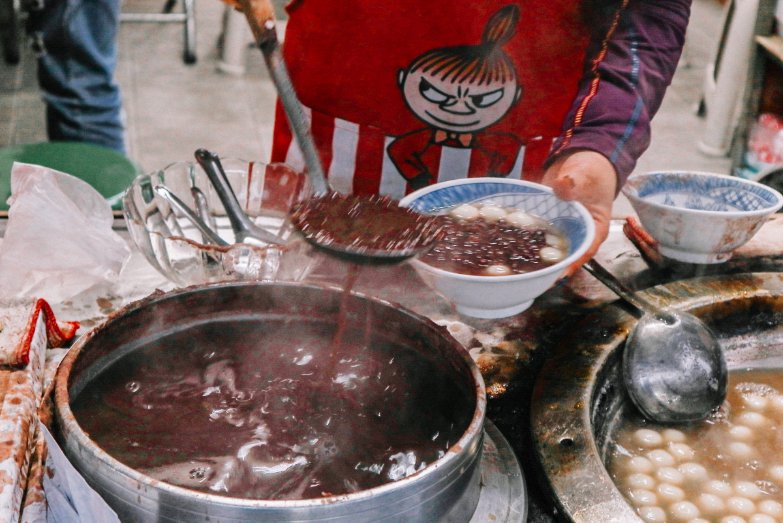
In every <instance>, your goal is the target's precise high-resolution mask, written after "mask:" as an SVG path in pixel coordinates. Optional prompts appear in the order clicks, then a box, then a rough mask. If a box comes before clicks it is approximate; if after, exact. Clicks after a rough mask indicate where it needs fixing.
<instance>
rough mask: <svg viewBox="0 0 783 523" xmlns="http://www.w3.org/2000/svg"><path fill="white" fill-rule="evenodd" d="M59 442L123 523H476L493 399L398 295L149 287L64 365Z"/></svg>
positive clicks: (453, 347) (444, 338) (265, 287)
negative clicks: (387, 298) (395, 299)
mask: <svg viewBox="0 0 783 523" xmlns="http://www.w3.org/2000/svg"><path fill="white" fill-rule="evenodd" d="M56 402H57V416H58V422H59V424H60V426H61V428H62V431H61V432H62V435H61V436H62V442H63V446H64V448H65V452H66V454H67V455H68V457H69V458H70V459H71V460H72V462H73V463H74V464H75V466H76V467H77V468H78V469H79V471H80V472H81V473H82V474H83V475H84V476H85V478H86V479H87V481H88V482H89V483H90V484H91V485H92V486H93V487H94V488H96V489H97V490H98V492H99V493H100V494H102V495H103V497H104V499H106V501H107V502H108V503H109V504H110V505H111V506H112V507H113V508H114V509H115V511H117V513H118V514H119V515H120V518H121V519H122V520H123V521H145V522H146V521H187V522H193V521H212V522H215V521H231V522H239V521H289V520H295V521H326V520H328V521H398V520H399V521H402V520H405V521H439V520H450V521H467V520H469V519H470V516H471V514H472V513H473V510H474V509H475V507H476V503H477V501H478V494H479V489H480V482H479V477H480V474H479V467H478V466H477V465H478V463H479V461H480V457H481V448H482V434H483V421H484V412H485V403H486V398H485V396H484V385H483V380H482V378H481V375H480V373H479V371H478V369H477V368H476V366H475V364H474V363H473V361H472V359H471V358H470V356H469V354H468V353H467V352H466V351H465V350H464V349H462V347H461V346H459V345H458V343H457V342H456V341H454V340H453V339H452V338H451V337H450V336H448V334H447V333H446V332H445V331H444V330H443V329H441V328H440V327H438V326H437V325H435V324H434V323H432V322H430V321H429V320H427V319H425V318H423V317H420V316H417V315H415V314H413V313H410V312H408V311H406V310H404V309H401V308H399V307H397V306H394V305H392V304H390V303H387V302H384V301H381V300H377V299H373V298H368V297H365V296H362V295H358V294H353V293H348V292H344V291H342V290H341V289H336V288H325V287H321V286H315V285H313V286H310V285H304V284H283V283H276V284H262V283H220V284H213V285H206V286H198V287H191V288H188V289H183V290H179V291H175V292H172V293H167V294H162V293H161V294H155V295H152V296H150V297H149V298H147V299H145V300H142V301H141V302H138V303H135V304H131V305H130V306H128V307H127V308H125V309H124V310H123V311H121V312H120V313H119V314H118V315H116V316H114V317H113V318H112V319H110V320H109V321H108V322H106V323H105V324H104V325H103V326H101V327H98V328H97V329H95V330H93V331H91V332H89V333H87V334H86V335H85V336H83V337H82V338H81V339H80V340H79V342H78V343H77V344H76V345H75V346H74V348H73V349H72V350H71V352H70V353H69V355H68V356H67V359H66V360H65V361H64V363H63V365H62V366H61V367H60V370H59V371H58V376H57V383H56Z"/></svg>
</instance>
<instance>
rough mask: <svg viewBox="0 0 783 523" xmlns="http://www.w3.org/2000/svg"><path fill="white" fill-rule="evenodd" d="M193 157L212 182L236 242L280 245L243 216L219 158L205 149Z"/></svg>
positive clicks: (270, 234) (274, 237) (272, 236)
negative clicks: (252, 240) (235, 236)
mask: <svg viewBox="0 0 783 523" xmlns="http://www.w3.org/2000/svg"><path fill="white" fill-rule="evenodd" d="M195 156H196V161H198V163H199V165H200V166H201V167H202V168H203V169H204V172H205V173H207V177H208V178H209V181H210V182H212V185H213V187H214V188H215V192H216V193H217V195H218V198H220V201H221V202H222V203H223V207H224V208H225V210H226V215H227V216H228V220H229V221H230V222H231V228H232V229H233V230H234V233H235V234H236V235H237V237H238V241H245V240H247V239H257V240H260V241H261V242H266V243H280V239H279V238H277V237H276V236H275V235H274V234H272V233H270V232H268V231H266V230H264V229H261V228H260V227H257V226H256V224H255V223H253V222H252V221H251V220H250V218H248V216H247V214H245V211H244V210H243V209H242V206H241V205H240V204H239V200H237V196H236V194H234V190H233V189H232V188H231V184H230V183H229V181H228V176H226V171H224V170H223V165H221V163H220V158H218V156H217V155H216V154H214V153H212V152H210V151H207V150H206V149H199V150H197V151H196V153H195Z"/></svg>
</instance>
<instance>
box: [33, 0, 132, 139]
mask: <svg viewBox="0 0 783 523" xmlns="http://www.w3.org/2000/svg"><path fill="white" fill-rule="evenodd" d="M119 12H120V0H44V6H43V9H40V10H34V11H31V12H30V17H29V22H30V30H31V32H32V33H33V35H35V34H36V33H38V34H39V35H40V40H39V41H40V42H41V43H42V47H43V49H42V53H41V55H40V57H39V59H38V83H39V86H40V87H41V90H42V91H43V98H44V101H45V102H46V129H47V134H48V136H49V139H50V140H70V141H78V142H89V143H94V144H98V145H103V146H106V147H109V148H112V149H114V150H116V151H119V152H122V153H124V152H125V141H124V129H123V124H122V118H121V111H122V99H121V97H120V89H119V86H118V85H117V83H116V82H115V81H114V70H115V68H116V65H117V31H118V29H119Z"/></svg>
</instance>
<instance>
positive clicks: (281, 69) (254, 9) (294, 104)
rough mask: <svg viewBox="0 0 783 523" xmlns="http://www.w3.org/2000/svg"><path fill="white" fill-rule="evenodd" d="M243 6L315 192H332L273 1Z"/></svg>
mask: <svg viewBox="0 0 783 523" xmlns="http://www.w3.org/2000/svg"><path fill="white" fill-rule="evenodd" d="M239 5H240V6H241V7H242V11H243V12H244V13H245V18H247V22H248V24H249V25H250V30H251V31H252V32H253V36H254V37H255V39H256V43H257V44H258V47H259V49H261V52H262V53H263V55H264V61H265V62H266V66H267V68H268V69H269V74H270V76H271V77H272V81H273V82H274V84H275V87H276V88H277V94H278V96H279V97H280V102H281V103H282V105H283V109H284V110H285V114H286V117H287V118H288V123H289V124H290V125H291V130H292V131H293V133H294V136H296V140H297V142H298V143H299V147H300V149H301V150H302V156H303V158H304V161H305V165H306V166H307V176H308V178H309V179H310V184H311V185H312V186H313V193H314V194H315V195H316V196H320V195H324V194H326V193H328V192H329V184H328V183H327V182H326V176H325V175H324V170H323V166H322V165H321V159H320V158H319V156H318V150H317V149H316V147H315V142H314V141H313V137H312V135H311V133H310V124H309V122H308V121H307V118H306V117H305V114H304V111H303V110H302V104H301V103H299V98H298V97H297V96H296V91H295V90H294V84H293V83H292V82H291V77H290V76H289V74H288V69H287V68H286V65H285V61H284V60H283V53H282V52H281V51H280V43H279V42H278V40H277V31H276V30H275V14H274V8H273V7H272V3H271V2H270V0H240V1H239Z"/></svg>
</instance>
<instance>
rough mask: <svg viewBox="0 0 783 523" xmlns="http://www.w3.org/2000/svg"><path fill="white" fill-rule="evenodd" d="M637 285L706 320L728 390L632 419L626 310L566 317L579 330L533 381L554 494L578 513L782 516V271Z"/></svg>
mask: <svg viewBox="0 0 783 523" xmlns="http://www.w3.org/2000/svg"><path fill="white" fill-rule="evenodd" d="M645 293H646V294H647V295H648V296H650V297H651V299H652V300H653V301H656V302H658V303H662V304H664V305H667V306H672V307H675V308H679V309H682V310H688V311H689V312H691V313H693V314H695V315H696V316H698V317H700V318H701V319H702V320H704V321H705V322H706V323H707V324H708V325H710V327H711V328H712V329H713V330H714V331H715V333H716V334H717V336H718V339H719V342H720V344H721V347H722V349H723V350H724V352H725V354H726V360H727V363H728V366H729V371H730V372H729V392H728V396H727V399H726V401H725V403H724V404H723V405H722V406H721V407H720V408H719V409H717V410H716V411H715V412H714V413H713V414H712V415H711V416H709V417H708V418H707V419H706V420H704V421H701V422H695V423H689V424H680V425H659V424H655V423H651V422H647V421H645V420H644V419H642V417H641V416H640V415H639V413H638V411H636V409H634V407H633V405H632V403H631V402H630V400H629V399H628V397H627V394H626V393H625V391H624V389H623V387H622V380H621V379H620V361H621V352H622V344H623V341H624V339H625V336H626V334H627V332H628V329H629V328H630V327H631V326H632V325H633V321H635V320H634V319H633V318H632V317H631V316H630V315H628V314H627V313H626V312H624V311H622V310H620V309H618V308H616V307H615V306H607V307H605V308H604V309H603V310H602V311H601V313H600V314H599V315H597V316H593V317H592V318H589V319H588V320H587V323H586V324H585V325H584V327H585V328H584V329H583V330H580V329H579V328H578V327H575V331H578V332H579V333H580V334H579V336H580V339H579V340H574V343H573V344H572V345H570V346H568V347H566V346H563V347H561V348H558V354H557V355H556V356H555V357H554V358H553V359H552V360H551V361H549V362H548V363H547V365H546V366H545V368H544V369H543V371H542V374H541V375H540V377H539V380H538V382H537V384H536V390H535V393H534V402H533V404H534V408H533V412H532V423H533V427H534V440H535V443H536V449H537V452H538V456H539V459H540V461H541V463H542V465H543V468H544V470H545V473H546V477H547V479H548V481H549V486H550V487H551V489H552V492H553V494H554V496H555V498H556V502H557V504H558V505H559V506H560V508H562V510H563V511H564V513H565V514H567V515H568V517H570V518H571V519H572V520H573V521H578V522H582V521H583V522H593V521H606V522H612V521H615V522H618V523H632V522H639V521H643V522H651V523H655V522H689V523H705V522H708V523H774V522H781V521H783V275H781V274H779V273H754V274H740V275H732V276H720V277H710V278H699V279H694V280H686V281H680V282H675V283H671V284H668V285H663V286H660V287H656V288H653V289H648V290H647V291H645ZM599 316H600V317H599ZM566 405H568V406H569V407H570V408H567V409H566V408H561V407H565V406H566ZM586 484H590V488H589V489H588V488H585V485H586Z"/></svg>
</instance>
